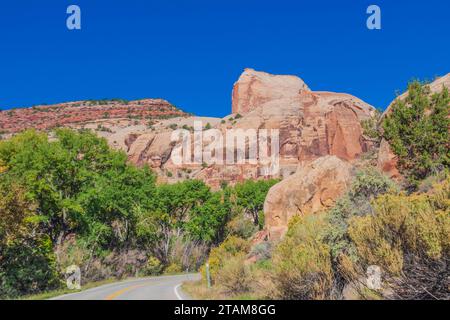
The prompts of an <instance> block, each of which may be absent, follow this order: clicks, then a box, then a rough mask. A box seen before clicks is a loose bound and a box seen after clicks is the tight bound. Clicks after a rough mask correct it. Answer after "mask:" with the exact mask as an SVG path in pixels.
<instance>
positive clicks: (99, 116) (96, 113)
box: [0, 99, 186, 133]
mask: <svg viewBox="0 0 450 320" xmlns="http://www.w3.org/2000/svg"><path fill="white" fill-rule="evenodd" d="M175 116H186V114H185V113H184V112H183V111H181V110H178V109H177V108H175V107H174V106H172V105H171V104H170V103H169V102H167V101H165V100H162V99H145V100H136V101H129V102H128V101H124V100H119V99H114V100H99V101H77V102H68V103H60V104H56V105H50V106H35V107H32V108H21V109H14V110H6V111H2V112H0V131H2V133H16V132H19V131H22V130H24V129H29V128H35V129H38V130H48V129H52V128H54V127H57V126H82V125H83V124H86V123H89V122H93V121H99V120H105V121H106V120H111V119H129V120H134V121H136V120H138V122H144V121H145V120H146V119H152V118H156V119H160V118H167V117H175Z"/></svg>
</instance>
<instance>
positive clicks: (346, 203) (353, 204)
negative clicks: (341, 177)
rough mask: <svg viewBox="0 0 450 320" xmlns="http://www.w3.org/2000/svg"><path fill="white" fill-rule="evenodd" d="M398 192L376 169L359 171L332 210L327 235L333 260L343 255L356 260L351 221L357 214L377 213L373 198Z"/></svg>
mask: <svg viewBox="0 0 450 320" xmlns="http://www.w3.org/2000/svg"><path fill="white" fill-rule="evenodd" d="M397 191H398V187H397V186H396V185H395V183H394V182H393V181H392V180H390V179H389V178H388V177H386V176H385V175H383V174H382V173H381V172H379V171H378V170H376V169H374V168H367V169H364V170H362V171H360V172H358V173H357V174H356V177H355V179H354V181H353V183H352V185H351V187H350V189H349V191H348V192H347V193H346V194H345V195H344V196H343V197H342V198H341V199H339V200H338V201H337V203H336V204H335V206H334V207H333V208H332V209H330V210H329V212H328V218H327V219H328V220H329V228H328V231H327V232H326V234H325V236H324V237H325V240H326V241H327V243H328V245H329V246H330V249H331V254H332V257H333V259H338V258H339V256H340V255H341V254H345V255H347V256H349V257H350V258H352V259H356V254H355V248H354V246H353V245H352V243H351V241H350V239H349V236H348V226H349V220H350V219H351V218H352V217H355V216H365V215H370V214H373V212H374V211H373V207H372V204H371V201H372V200H373V199H375V198H376V197H377V196H379V195H382V194H385V193H388V192H394V193H395V192H397Z"/></svg>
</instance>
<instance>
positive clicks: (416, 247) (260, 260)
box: [184, 82, 450, 300]
mask: <svg viewBox="0 0 450 320" xmlns="http://www.w3.org/2000/svg"><path fill="white" fill-rule="evenodd" d="M408 94H409V96H408V98H406V99H405V100H403V101H400V100H398V101H397V102H396V103H395V104H394V106H393V108H392V112H391V113H390V114H389V115H387V116H386V117H385V118H384V119H383V120H382V121H381V123H380V122H378V121H377V119H378V118H379V116H378V117H377V119H370V120H368V121H367V122H365V123H363V124H362V125H363V128H364V129H365V133H366V135H367V136H368V137H369V138H371V139H373V140H374V141H376V142H377V144H378V142H379V141H380V140H381V139H382V138H384V139H386V140H387V141H388V142H389V143H390V144H391V146H392V148H393V151H394V153H395V154H396V155H397V156H398V159H399V170H400V172H401V174H402V176H403V179H402V180H400V181H397V182H394V181H392V180H391V179H389V178H388V177H386V176H384V175H383V174H382V173H380V172H379V171H378V170H377V169H376V168H375V167H373V166H372V164H371V163H366V164H365V167H364V166H363V167H360V171H359V172H358V173H357V174H356V176H355V178H354V181H353V184H352V186H351V187H350V188H349V190H348V191H347V193H346V194H345V195H344V196H343V197H342V198H341V199H339V200H338V201H337V203H336V204H335V206H334V207H333V208H331V209H330V210H328V211H325V212H321V213H319V214H316V215H311V216H303V217H294V218H293V219H292V220H291V221H290V224H289V231H288V233H287V234H286V235H285V236H284V238H283V239H282V240H281V241H278V242H270V241H262V242H261V241H249V237H242V236H239V235H234V236H229V237H228V238H226V240H225V241H224V242H222V243H221V244H220V245H219V246H218V247H216V248H214V249H213V250H212V251H211V253H210V256H209V259H208V261H209V265H210V274H211V280H212V287H211V288H207V287H206V272H205V267H202V269H201V270H202V274H203V278H204V279H203V280H202V281H199V282H193V283H188V284H185V286H184V287H185V290H186V291H188V292H190V293H191V294H192V295H193V296H196V297H198V298H201V299H208V298H210V297H212V298H220V299H311V300H316V299H444V300H448V299H450V293H449V290H448V279H449V277H450V271H449V270H450V268H449V263H450V174H449V150H450V149H449V141H450V139H449V131H448V130H449V128H450V120H449V114H450V109H449V108H450V98H449V93H448V91H447V89H445V88H444V89H443V90H442V91H441V92H440V93H437V94H434V95H431V94H430V90H429V88H428V87H427V86H426V85H423V84H421V83H418V82H413V83H411V84H410V85H409V89H408ZM370 266H378V267H379V268H380V270H381V272H382V273H381V276H382V287H381V288H378V289H376V290H375V289H374V288H370V287H369V286H368V285H367V282H366V279H367V270H368V268H369V267H370Z"/></svg>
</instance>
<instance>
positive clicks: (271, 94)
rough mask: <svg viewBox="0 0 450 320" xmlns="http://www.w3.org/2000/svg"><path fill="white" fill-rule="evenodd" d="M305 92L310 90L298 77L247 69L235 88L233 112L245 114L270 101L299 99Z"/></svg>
mask: <svg viewBox="0 0 450 320" xmlns="http://www.w3.org/2000/svg"><path fill="white" fill-rule="evenodd" d="M303 90H309V88H308V86H307V85H306V84H305V83H304V82H303V80H301V79H300V78H298V77H296V76H284V75H282V76H280V75H272V74H269V73H266V72H257V71H255V70H253V69H245V70H244V72H243V73H242V75H241V76H240V77H239V80H238V81H237V82H236V83H235V84H234V87H233V102H232V112H233V113H234V114H237V113H239V114H244V113H247V112H249V111H251V110H253V109H255V108H257V107H258V106H261V105H263V104H264V103H266V102H269V101H277V100H283V99H288V98H294V97H297V96H298V94H299V93H300V92H301V91H303Z"/></svg>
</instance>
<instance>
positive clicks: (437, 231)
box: [349, 178, 450, 300]
mask: <svg viewBox="0 0 450 320" xmlns="http://www.w3.org/2000/svg"><path fill="white" fill-rule="evenodd" d="M374 208H375V214H374V215H370V216H364V217H355V218H353V219H352V220H351V222H350V227H349V235H350V238H351V240H352V242H353V243H354V245H355V247H356V249H357V253H358V256H359V265H358V267H359V268H355V269H362V270H365V269H366V268H367V266H369V265H378V266H380V267H381V268H382V270H383V271H384V273H385V276H384V277H385V279H386V280H387V282H388V285H389V287H390V289H391V290H392V291H393V292H394V294H395V295H396V297H397V298H401V299H430V298H432V299H444V300H445V299H448V298H449V292H448V287H447V284H446V283H445V280H444V279H447V278H448V275H449V271H448V263H449V254H450V232H449V231H450V219H449V212H450V179H449V178H447V180H446V181H444V182H443V183H440V184H438V185H435V187H434V189H433V191H432V192H430V193H428V194H413V195H410V196H407V195H403V194H401V195H384V196H381V197H379V198H378V199H376V201H375V202H374Z"/></svg>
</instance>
